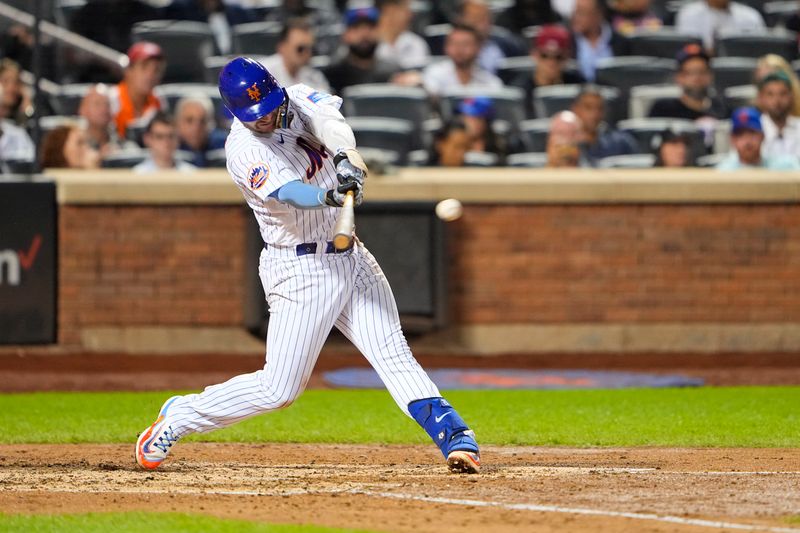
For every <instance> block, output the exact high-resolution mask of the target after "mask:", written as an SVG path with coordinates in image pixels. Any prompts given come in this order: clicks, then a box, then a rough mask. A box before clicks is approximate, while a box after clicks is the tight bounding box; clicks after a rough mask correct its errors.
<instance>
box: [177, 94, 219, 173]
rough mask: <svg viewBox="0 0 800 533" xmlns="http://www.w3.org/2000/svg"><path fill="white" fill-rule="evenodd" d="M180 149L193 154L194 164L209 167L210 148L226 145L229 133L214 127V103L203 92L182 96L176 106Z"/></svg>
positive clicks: (215, 148)
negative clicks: (208, 154)
mask: <svg viewBox="0 0 800 533" xmlns="http://www.w3.org/2000/svg"><path fill="white" fill-rule="evenodd" d="M175 129H176V131H177V133H178V142H179V146H178V149H179V150H181V151H184V152H188V153H191V154H192V160H191V162H192V164H193V165H194V166H196V167H201V168H204V167H207V166H209V165H208V160H207V159H206V156H207V153H208V151H209V150H218V149H220V148H224V147H225V139H226V138H227V134H226V133H225V132H224V131H222V130H220V129H217V128H214V104H213V103H212V102H211V99H210V98H209V97H207V96H205V95H203V94H196V95H189V96H186V97H184V98H181V99H180V100H179V101H178V104H177V105H176V106H175Z"/></svg>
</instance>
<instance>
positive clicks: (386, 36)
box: [267, 0, 431, 69]
mask: <svg viewBox="0 0 800 533" xmlns="http://www.w3.org/2000/svg"><path fill="white" fill-rule="evenodd" d="M375 5H376V6H377V8H378V9H379V10H380V18H379V19H378V34H379V35H380V39H381V40H380V43H378V48H377V50H375V56H376V57H377V58H378V59H379V60H382V61H391V62H393V63H396V64H398V65H400V67H401V68H403V69H418V68H423V67H424V66H425V65H427V64H428V61H429V60H430V57H431V50H430V48H429V47H428V43H426V42H425V39H423V38H422V37H420V36H419V35H417V34H416V33H414V32H412V31H409V27H410V26H411V20H412V19H413V18H414V13H413V12H412V11H411V0H378V1H377V2H375ZM267 68H269V67H267Z"/></svg>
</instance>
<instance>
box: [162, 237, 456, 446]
mask: <svg viewBox="0 0 800 533" xmlns="http://www.w3.org/2000/svg"><path fill="white" fill-rule="evenodd" d="M324 252H325V244H324V243H320V244H318V245H317V251H316V253H314V254H308V255H304V256H300V257H298V256H297V253H296V250H295V248H294V247H290V248H276V247H272V246H270V247H269V248H267V249H265V250H264V251H262V253H261V260H260V265H259V274H260V275H261V283H262V284H263V286H264V292H265V294H266V295H267V301H268V302H269V307H270V320H269V328H268V332H267V358H266V364H265V365H264V368H263V369H261V370H259V371H257V372H253V373H251V374H243V375H241V376H236V377H234V378H232V379H230V380H228V381H226V382H225V383H221V384H219V385H212V386H210V387H207V388H206V389H205V390H204V391H203V392H202V393H200V394H190V395H188V396H183V397H181V398H179V399H177V400H176V401H175V402H174V403H173V404H172V406H171V407H170V410H169V414H170V418H171V419H173V422H172V428H173V431H174V432H175V433H176V435H177V436H181V437H182V436H184V435H187V434H190V433H202V432H205V431H211V430H214V429H219V428H223V427H226V426H229V425H231V424H234V423H236V422H239V421H241V420H244V419H246V418H249V417H251V416H254V415H257V414H260V413H264V412H267V411H272V410H275V409H280V408H282V407H286V406H288V405H289V404H291V403H292V402H293V401H294V400H295V398H297V397H298V396H299V395H300V393H301V392H302V391H303V389H304V388H305V386H306V384H307V383H308V379H309V378H310V377H311V371H312V370H313V368H314V365H315V363H316V361H317V357H318V356H319V353H320V350H322V345H323V344H324V342H325V339H326V338H327V337H328V334H329V333H330V331H331V329H332V328H333V326H336V327H337V328H338V329H339V330H340V331H341V332H342V333H343V334H344V335H345V336H346V337H347V338H348V339H349V340H350V341H351V342H352V343H353V344H354V345H355V346H356V347H357V348H358V349H359V350H360V351H361V353H362V354H364V356H365V357H366V358H367V360H368V361H369V363H370V364H371V365H372V366H373V368H375V370H376V371H377V372H378V375H379V376H380V378H381V379H382V380H383V383H384V384H385V385H386V388H387V389H388V390H389V393H390V394H391V395H392V398H393V399H394V401H395V402H396V403H397V405H398V407H400V409H401V410H402V411H403V412H404V413H405V414H406V415H408V404H409V402H412V401H414V400H418V399H421V398H431V397H438V396H441V394H440V393H439V390H438V389H437V387H436V385H435V384H434V383H433V382H432V381H431V380H430V378H429V377H428V375H427V374H426V373H425V371H424V370H423V369H422V367H421V366H420V365H419V363H417V361H416V360H415V359H414V356H413V355H412V354H411V350H410V348H409V347H408V343H407V342H406V339H405V337H404V335H403V332H402V330H401V327H400V319H399V317H398V313H397V304H396V303H395V300H394V295H393V294H392V291H391V288H390V287H389V283H388V281H387V280H386V277H385V276H384V274H383V271H382V270H381V268H380V266H379V265H378V263H377V261H376V260H375V258H374V257H373V256H372V254H371V253H369V251H368V250H367V249H366V248H365V247H364V245H363V244H361V243H360V242H358V241H356V243H355V246H354V247H353V249H352V250H351V251H349V252H345V253H340V254H332V253H331V254H326V253H324ZM409 416H410V415H409Z"/></svg>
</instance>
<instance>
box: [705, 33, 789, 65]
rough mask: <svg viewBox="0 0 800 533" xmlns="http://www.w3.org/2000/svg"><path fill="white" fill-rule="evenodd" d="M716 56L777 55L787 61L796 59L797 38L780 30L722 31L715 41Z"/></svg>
mask: <svg viewBox="0 0 800 533" xmlns="http://www.w3.org/2000/svg"><path fill="white" fill-rule="evenodd" d="M716 47H717V55H718V56H728V57H761V56H763V55H765V54H778V55H779V56H782V57H783V58H784V59H786V60H787V61H792V60H794V59H796V58H797V36H796V35H795V34H794V33H793V32H789V31H786V30H782V29H772V30H764V31H760V32H747V33H742V32H740V31H733V30H722V31H721V32H720V34H719V36H718V37H717V40H716Z"/></svg>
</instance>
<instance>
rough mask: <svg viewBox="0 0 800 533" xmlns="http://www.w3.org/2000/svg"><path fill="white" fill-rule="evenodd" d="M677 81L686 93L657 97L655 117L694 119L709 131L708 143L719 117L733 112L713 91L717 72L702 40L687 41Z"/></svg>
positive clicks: (652, 112)
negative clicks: (730, 111) (658, 98)
mask: <svg viewBox="0 0 800 533" xmlns="http://www.w3.org/2000/svg"><path fill="white" fill-rule="evenodd" d="M676 59H677V61H678V72H677V74H676V75H675V82H676V83H677V84H678V85H680V87H681V89H682V94H681V95H680V96H679V97H678V98H664V99H661V100H656V102H655V103H654V104H653V107H652V108H651V109H650V116H651V117H666V118H683V119H688V120H693V121H695V123H696V124H697V126H698V127H699V128H700V129H701V130H703V131H704V132H705V134H706V146H709V147H710V146H711V145H712V144H713V130H714V127H715V126H716V124H717V121H718V120H720V119H724V118H726V117H728V116H729V113H728V108H727V107H726V106H725V104H724V103H723V101H722V100H721V99H719V98H717V97H716V96H715V95H713V93H712V91H713V86H714V75H713V73H712V71H711V63H710V59H709V57H708V54H706V52H705V51H704V50H703V48H702V47H701V46H700V45H698V44H687V45H686V46H684V47H683V49H681V51H680V52H678V55H677V57H676Z"/></svg>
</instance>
